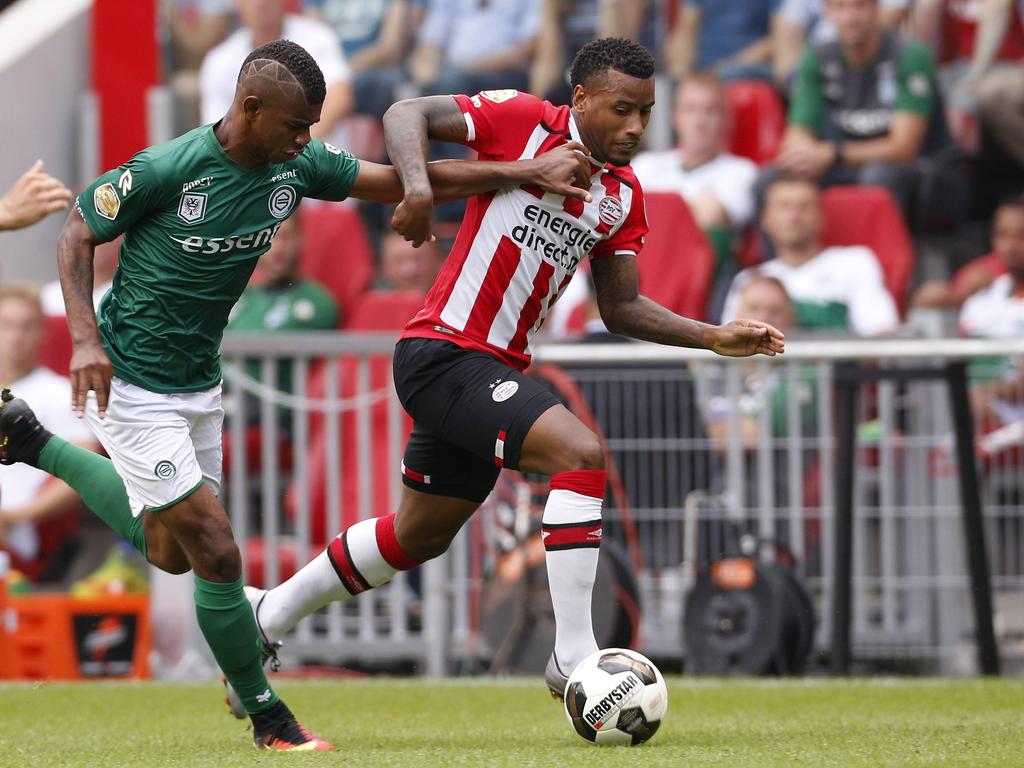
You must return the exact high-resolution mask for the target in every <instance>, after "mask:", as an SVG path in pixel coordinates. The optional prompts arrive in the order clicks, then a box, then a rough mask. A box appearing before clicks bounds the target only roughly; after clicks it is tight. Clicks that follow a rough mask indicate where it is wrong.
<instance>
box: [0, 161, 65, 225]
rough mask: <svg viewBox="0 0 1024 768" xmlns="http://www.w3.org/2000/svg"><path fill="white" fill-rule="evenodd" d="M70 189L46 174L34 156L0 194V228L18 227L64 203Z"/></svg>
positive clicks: (62, 207) (41, 216)
mask: <svg viewBox="0 0 1024 768" xmlns="http://www.w3.org/2000/svg"><path fill="white" fill-rule="evenodd" d="M71 197H72V195H71V190H69V189H68V188H67V187H65V186H64V185H63V184H62V183H61V182H60V181H58V180H57V179H55V178H53V176H50V175H49V174H46V173H43V161H42V160H36V162H35V164H34V165H33V166H32V167H31V168H29V169H28V170H27V171H26V172H25V173H24V174H22V176H21V178H19V179H18V180H17V181H16V182H14V186H12V187H11V188H10V189H9V190H8V191H7V194H6V195H4V196H3V197H0V229H21V228H22V227H27V226H29V225H30V224H35V223H36V222H37V221H39V220H40V219H41V218H43V217H44V216H47V215H49V214H51V213H54V212H56V211H59V210H62V209H64V208H67V207H68V204H69V203H70V202H71Z"/></svg>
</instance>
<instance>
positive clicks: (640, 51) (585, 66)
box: [569, 37, 654, 88]
mask: <svg viewBox="0 0 1024 768" xmlns="http://www.w3.org/2000/svg"><path fill="white" fill-rule="evenodd" d="M609 69H614V70H615V71H616V72H621V73H622V74H624V75H629V76H630V77H636V78H639V79H641V80H646V79H647V78H649V77H653V76H654V57H653V56H651V52H650V51H648V50H647V49H646V48H644V47H643V46H642V45H640V44H639V43H634V42H633V41H632V40H626V39H625V38H622V37H602V38H601V39H599V40H591V41H590V42H589V43H587V44H586V45H584V46H583V47H582V48H580V50H579V53H577V54H576V58H575V59H573V62H572V68H571V69H570V70H569V84H570V85H571V86H572V87H573V88H575V87H576V86H577V85H586V83H587V82H589V81H590V80H591V79H593V78H594V77H597V76H598V75H601V74H603V73H604V72H606V71H607V70H609Z"/></svg>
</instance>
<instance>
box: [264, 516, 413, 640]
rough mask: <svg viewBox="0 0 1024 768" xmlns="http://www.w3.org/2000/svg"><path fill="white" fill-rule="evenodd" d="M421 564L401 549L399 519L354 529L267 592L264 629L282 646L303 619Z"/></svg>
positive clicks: (365, 522)
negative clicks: (281, 642)
mask: <svg viewBox="0 0 1024 768" xmlns="http://www.w3.org/2000/svg"><path fill="white" fill-rule="evenodd" d="M417 565H419V563H418V562H417V561H415V560H413V559H412V558H411V557H409V556H408V555H407V554H405V552H403V551H402V548H401V547H400V546H399V545H398V538H397V537H396V536H395V516H394V514H390V515H386V516H384V517H378V518H374V519H371V520H362V521H360V522H358V523H356V524H355V525H351V526H349V527H348V528H347V529H346V530H345V532H344V533H342V534H341V535H340V536H338V537H337V538H335V539H334V541H332V542H331V543H330V544H328V545H327V548H326V549H325V550H324V551H323V552H321V553H320V554H319V555H317V556H316V557H315V558H313V560H312V561H310V562H309V564H308V565H306V566H305V567H304V568H302V570H300V571H299V572H298V573H296V574H295V575H294V576H292V577H291V578H290V579H288V580H287V581H286V582H284V583H283V584H281V585H280V586H278V587H275V588H274V589H272V590H270V591H269V592H267V594H266V596H265V597H264V598H263V602H261V603H260V606H259V615H258V617H257V618H258V619H259V623H260V627H261V628H262V629H263V631H264V633H266V635H267V637H268V638H269V639H270V640H271V641H273V642H276V641H278V640H280V639H281V638H282V637H283V636H284V635H285V634H287V633H288V632H289V631H290V630H291V629H292V627H294V626H295V625H296V624H298V623H299V620H300V619H302V618H304V617H306V616H308V615H309V614H311V613H313V611H316V610H319V609H320V608H323V607H324V606H325V605H327V604H328V603H332V602H335V601H337V600H348V599H349V598H350V597H355V596H356V595H358V594H360V593H362V592H365V591H366V590H368V589H373V588H374V587H379V586H380V585H381V584H385V583H387V582H389V581H391V577H392V576H394V575H395V574H396V573H398V572H399V571H407V570H409V569H410V568H415V567H416V566H417Z"/></svg>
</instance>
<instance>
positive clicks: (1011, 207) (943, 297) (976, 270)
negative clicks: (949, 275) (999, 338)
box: [912, 193, 1024, 336]
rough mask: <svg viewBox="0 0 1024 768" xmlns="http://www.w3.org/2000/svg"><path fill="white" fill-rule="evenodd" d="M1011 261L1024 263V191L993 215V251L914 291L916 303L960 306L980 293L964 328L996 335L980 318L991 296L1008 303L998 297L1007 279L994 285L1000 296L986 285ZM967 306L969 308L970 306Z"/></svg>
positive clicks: (935, 306)
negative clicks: (991, 292)
mask: <svg viewBox="0 0 1024 768" xmlns="http://www.w3.org/2000/svg"><path fill="white" fill-rule="evenodd" d="M1011 264H1013V265H1024V195H1022V194H1020V193H1017V194H1016V195H1014V196H1012V197H1009V198H1007V199H1006V200H1004V201H1003V202H1002V204H1001V205H1000V206H999V207H998V208H997V209H996V213H995V217H994V218H993V219H992V252H991V253H988V254H986V255H984V256H979V257H978V258H977V259H975V260H974V261H971V262H969V263H968V264H966V265H965V266H963V267H961V268H960V269H959V270H958V271H957V273H956V274H955V275H954V276H953V279H952V280H951V281H949V282H946V281H942V280H933V281H929V282H926V283H924V284H923V285H922V286H921V287H920V288H919V289H918V290H917V293H916V294H915V295H914V299H913V302H912V303H913V306H915V307H920V308H925V309H947V308H953V309H959V308H960V307H961V306H964V302H966V301H967V300H968V299H972V298H973V297H974V296H976V295H977V296H979V297H980V298H978V299H977V300H976V301H973V303H972V306H971V310H970V312H968V313H967V314H966V315H963V316H961V319H960V326H961V329H963V330H964V331H965V332H966V333H967V334H968V335H971V336H975V335H992V334H991V333H988V332H984V329H983V328H982V324H981V323H980V322H978V320H977V318H980V317H981V313H982V312H983V311H984V308H985V306H986V303H987V301H988V299H992V300H993V301H995V302H996V303H1005V302H1004V300H1003V299H998V298H996V297H997V296H998V295H999V293H1000V292H1001V291H1002V290H1003V288H1005V283H1004V286H1003V288H999V289H992V290H995V291H996V297H990V296H988V294H987V292H986V291H985V289H989V287H990V286H992V284H993V282H994V281H995V280H996V279H997V278H1000V276H1005V275H1006V273H1007V270H1008V269H1009V268H1010V265H1011ZM1020 268H1021V267H1019V266H1018V269H1020ZM979 292H981V293H979ZM1004 299H1005V297H1004ZM964 310H965V312H966V310H967V308H966V306H965V307H964ZM1001 327H1002V329H1003V330H1005V331H1006V332H1007V334H1008V335H1014V334H1015V330H1014V329H1011V328H1009V327H1006V326H1005V323H1004V324H1002V325H1001ZM999 335H1001V334H999Z"/></svg>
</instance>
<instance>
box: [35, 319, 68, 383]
mask: <svg viewBox="0 0 1024 768" xmlns="http://www.w3.org/2000/svg"><path fill="white" fill-rule="evenodd" d="M45 325H46V340H45V341H44V342H43V348H42V349H41V350H40V352H39V364H40V365H43V366H46V367H47V368H49V369H50V370H51V371H53V372H55V373H59V374H60V375H61V376H67V375H68V373H69V372H70V370H71V331H69V330H68V320H67V318H66V317H64V316H63V315H47V317H46V320H45Z"/></svg>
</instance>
